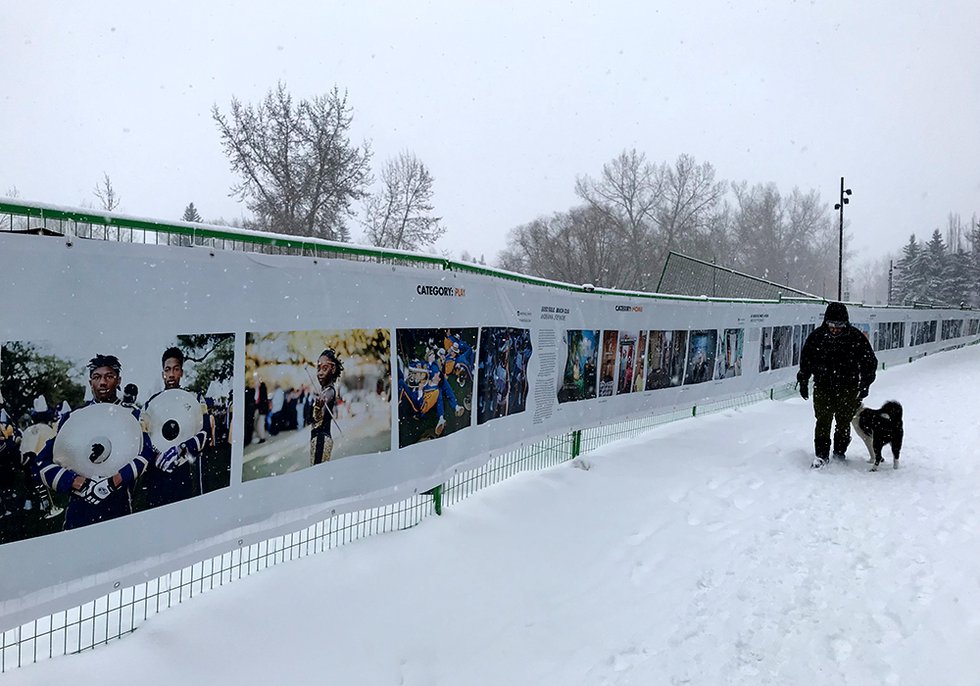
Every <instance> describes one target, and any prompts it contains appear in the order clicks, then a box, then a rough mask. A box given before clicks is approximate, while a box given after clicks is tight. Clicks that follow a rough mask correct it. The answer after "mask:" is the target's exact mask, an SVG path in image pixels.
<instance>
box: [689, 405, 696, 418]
mask: <svg viewBox="0 0 980 686" xmlns="http://www.w3.org/2000/svg"><path fill="white" fill-rule="evenodd" d="M691 416H692V417H697V416H698V406H697V405H691Z"/></svg>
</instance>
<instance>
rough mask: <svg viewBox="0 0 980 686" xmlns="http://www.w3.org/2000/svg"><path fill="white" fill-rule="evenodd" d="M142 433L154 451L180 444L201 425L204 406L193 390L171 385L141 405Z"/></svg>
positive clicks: (161, 450) (202, 423)
mask: <svg viewBox="0 0 980 686" xmlns="http://www.w3.org/2000/svg"><path fill="white" fill-rule="evenodd" d="M142 416H143V421H144V422H145V423H146V433H148V434H149V435H150V442H151V443H152V444H153V447H154V448H155V449H156V450H157V452H160V453H163V452H166V451H167V449H168V448H171V447H173V446H175V445H180V444H181V443H183V442H184V441H186V440H188V439H190V438H193V437H194V434H196V433H197V432H198V431H200V430H201V429H202V428H204V408H203V407H201V401H200V400H198V399H197V396H196V395H195V394H194V393H191V392H189V391H185V390H182V389H180V388H171V389H170V390H166V391H163V392H162V393H159V394H158V395H156V396H154V397H153V398H151V399H150V401H149V402H148V403H147V404H146V407H144V408H143V415H142Z"/></svg>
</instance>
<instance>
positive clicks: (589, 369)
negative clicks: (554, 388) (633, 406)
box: [558, 329, 599, 403]
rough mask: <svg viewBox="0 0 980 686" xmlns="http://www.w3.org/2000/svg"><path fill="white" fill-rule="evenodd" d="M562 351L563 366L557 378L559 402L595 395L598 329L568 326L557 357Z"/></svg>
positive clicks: (589, 397)
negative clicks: (563, 356) (570, 327)
mask: <svg viewBox="0 0 980 686" xmlns="http://www.w3.org/2000/svg"><path fill="white" fill-rule="evenodd" d="M562 349H564V354H565V367H564V371H563V372H562V374H561V376H560V377H559V379H558V402H559V403H570V402H575V401H576V400H590V399H592V398H595V397H596V375H597V370H598V361H599V332H598V331H597V330H595V329H568V330H566V331H565V334H564V336H562V339H561V346H560V347H559V350H558V359H559V360H561V359H562Z"/></svg>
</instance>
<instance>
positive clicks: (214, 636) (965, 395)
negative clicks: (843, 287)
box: [0, 346, 980, 686]
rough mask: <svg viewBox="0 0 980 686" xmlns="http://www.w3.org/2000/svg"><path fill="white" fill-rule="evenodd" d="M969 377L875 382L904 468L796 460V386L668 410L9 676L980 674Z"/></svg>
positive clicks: (102, 681)
mask: <svg viewBox="0 0 980 686" xmlns="http://www.w3.org/2000/svg"><path fill="white" fill-rule="evenodd" d="M978 388H980V346H973V347H971V348H966V349H961V350H958V351H953V352H950V353H945V354H942V355H936V356H930V357H928V358H925V359H923V360H919V361H917V362H915V363H914V364H911V365H903V366H899V367H895V368H892V369H889V370H887V371H885V372H882V373H881V374H880V375H879V380H878V381H877V382H876V383H875V385H874V386H873V387H872V393H871V397H870V398H869V400H868V404H869V405H874V406H878V405H880V404H881V403H882V402H883V401H885V400H887V399H891V398H895V399H898V400H900V401H901V402H902V403H903V405H904V406H905V418H906V430H907V436H906V442H905V447H904V449H903V456H902V468H901V469H899V470H892V469H891V468H890V461H889V462H886V464H885V466H884V468H883V469H882V470H881V471H880V472H877V473H869V472H868V471H867V465H866V464H865V462H864V459H865V457H866V455H865V454H864V452H866V451H865V449H864V446H863V445H862V444H861V443H860V442H858V441H856V442H855V443H854V444H852V446H851V449H850V450H849V459H848V461H847V462H845V463H843V464H839V463H835V464H832V465H831V466H829V467H828V468H827V469H825V470H820V471H812V470H810V469H809V462H810V457H811V445H812V429H813V415H812V408H811V406H810V404H809V403H804V402H803V401H802V400H800V399H793V400H789V401H784V402H764V403H760V404H757V405H753V406H751V407H747V408H742V409H739V410H730V411H726V412H723V413H719V414H716V415H709V416H702V417H697V418H693V419H689V420H684V421H680V422H676V423H673V424H669V425H666V426H662V427H659V428H657V429H654V430H652V431H650V432H648V433H646V434H644V435H643V436H641V437H638V438H636V439H633V440H631V441H624V442H619V443H616V444H613V445H609V446H606V447H605V448H603V449H600V450H598V451H595V452H593V453H590V454H587V455H586V456H584V459H585V461H586V463H587V464H588V465H589V466H590V469H588V470H584V469H575V468H573V467H571V466H570V465H563V466H561V467H558V468H555V469H551V470H548V471H545V472H539V473H536V474H527V475H522V476H519V477H515V478H513V479H510V480H508V481H506V482H504V483H502V484H500V485H497V486H494V487H492V488H489V489H487V490H485V491H483V492H481V493H478V494H476V495H475V496H473V497H471V498H469V499H468V500H466V501H464V502H462V503H459V504H457V505H454V506H453V507H452V508H449V509H448V510H446V512H445V515H444V516H443V517H431V518H429V519H427V520H425V521H424V522H423V523H422V524H421V525H419V526H418V527H415V528H414V529H411V530H408V531H404V532H399V533H395V534H391V535H385V536H378V537H372V538H370V539H366V540H363V541H360V542H357V543H355V544H352V545H349V546H345V547H343V548H340V549H337V550H333V551H330V552H327V553H325V554H322V555H318V556H316V557H313V558H306V559H303V560H299V561H296V562H292V563H290V564H287V565H283V566H281V567H277V568H274V569H272V570H269V571H266V572H263V573H261V574H258V575H256V576H254V577H250V578H247V579H244V580H242V581H241V582H235V583H233V584H231V585H229V586H226V587H224V588H222V589H220V590H217V591H215V592H213V593H209V594H206V595H204V596H201V597H199V598H195V599H194V600H193V601H191V602H189V603H187V604H185V605H183V606H180V607H178V608H175V609H172V610H170V611H168V612H166V613H165V614H163V615H160V616H158V617H155V618H153V619H151V620H150V621H149V622H148V623H147V624H145V625H144V626H143V627H142V628H141V629H139V630H138V631H137V632H136V633H135V634H134V635H132V636H128V637H126V638H124V639H122V640H120V641H116V642H114V643H112V644H110V645H109V646H106V647H103V648H99V649H97V650H95V651H91V652H88V653H85V654H83V655H80V656H75V657H71V658H59V659H55V660H51V661H48V662H46V663H44V664H41V665H37V666H33V667H28V668H25V669H22V670H18V671H15V672H12V673H10V674H7V675H4V676H3V677H2V678H0V681H3V682H4V686H6V685H7V683H9V684H11V686H16V685H18V684H37V683H58V682H61V681H65V682H69V681H70V682H71V683H73V684H76V685H77V684H87V683H91V684H99V685H100V686H113V685H114V684H120V685H123V684H125V685H126V686H129V685H130V684H132V683H133V682H134V681H135V682H138V683H140V684H141V686H151V685H156V684H160V685H164V684H166V685H167V686H170V685H172V684H173V683H205V682H207V683H210V684H216V685H221V684H228V685H232V684H234V685H235V686H238V685H240V684H252V683H256V684H258V683H288V684H291V685H299V684H404V685H418V686H421V685H427V686H428V685H432V684H446V685H449V684H454V685H455V684H474V685H482V684H486V685H488V686H489V685H495V686H496V685H499V684H529V685H530V684H534V685H542V684H554V685H556V686H572V685H576V684H583V685H586V684H588V685H599V686H602V685H619V686H622V685H626V684H644V685H648V684H706V685H711V686H715V685H718V684H801V683H817V684H855V685H861V686H864V685H869V684H871V685H873V684H889V685H892V684H900V685H913V684H914V685H918V684H943V685H944V686H949V685H963V686H966V685H968V684H969V685H975V684H977V683H980V658H978V655H977V649H978V648H980V552H978V551H980V532H978V522H980V519H978V511H980V499H978V493H980V472H978V469H977V460H978V459H980V456H978V455H977V450H976V446H977V445H980V422H978V421H977V412H978V410H977V408H978V407H980V391H978ZM863 451H864V452H863Z"/></svg>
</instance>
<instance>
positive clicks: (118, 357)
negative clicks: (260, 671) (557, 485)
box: [0, 235, 980, 629]
mask: <svg viewBox="0 0 980 686" xmlns="http://www.w3.org/2000/svg"><path fill="white" fill-rule="evenodd" d="M0 270H2V273H3V274H4V275H5V277H6V279H5V290H4V293H3V296H4V297H3V298H2V300H0V393H2V398H0V561H2V564H0V568H2V570H3V571H2V573H0V624H2V626H0V629H5V628H9V627H10V626H13V625H14V624H16V623H17V622H18V621H26V620H27V619H31V618H33V617H36V616H38V613H39V612H44V611H47V610H49V609H57V607H63V606H65V603H67V602H74V601H76V600H77V599H79V598H80V599H88V598H91V597H93V596H94V595H97V594H100V593H103V592H108V591H110V590H112V589H113V588H115V587H117V585H121V586H126V585H131V584H133V583H137V582H139V581H143V580H145V578H147V576H148V575H152V574H156V573H162V572H165V571H170V570H172V569H175V568H177V567H179V566H181V565H183V564H188V563H190V562H194V561H197V560H200V559H204V558H205V557H207V556H208V555H210V554H217V553H220V552H223V551H226V550H228V549H230V548H233V547H235V545H236V544H239V545H243V544H248V543H253V542H255V541H258V540H263V539H265V538H268V537H269V536H271V535H275V534H277V533H283V532H286V531H294V530H297V529H298V528H301V527H302V526H305V525H309V524H312V523H314V522H316V521H319V520H320V519H323V518H325V517H329V516H330V515H331V514H332V513H339V512H344V511H352V510H358V509H363V508H366V507H372V506H375V505H379V504H384V503H387V502H393V501H397V500H400V499H402V498H405V497H408V496H411V495H412V494H413V493H417V492H422V491H424V490H427V489H430V488H432V487H433V486H436V485H438V484H440V483H442V482H443V481H445V480H446V479H447V478H449V477H451V476H452V475H453V474H454V473H455V472H456V471H461V470H464V469H470V468H472V467H476V466H478V465H480V464H482V463H484V462H486V461H487V460H488V459H490V458H492V457H493V456H494V455H497V454H500V453H502V452H504V451H508V450H512V449H514V448H517V447H519V446H521V445H523V444H529V443H533V442H535V441H537V440H540V439H542V438H544V437H546V436H551V435H556V434H560V433H563V432H568V431H571V430H573V429H582V428H587V427H592V426H597V425H601V424H605V423H614V422H618V421H622V420H624V419H629V418H636V417H643V416H648V415H651V414H655V413H658V412H663V411H667V410H670V409H673V408H679V407H690V406H692V405H696V404H698V403H702V402H706V401H711V400H718V399H723V398H725V397H729V396H735V395H740V394H742V393H745V392H747V391H752V390H759V389H769V388H772V387H774V386H777V385H780V384H784V383H787V382H792V381H793V380H794V379H795V374H796V368H797V365H798V364H799V355H800V350H801V347H802V344H803V341H805V340H806V336H807V335H808V334H809V333H810V332H811V331H813V329H814V327H815V326H819V325H820V323H821V321H822V315H823V311H824V306H823V305H816V304H799V303H796V304H793V303H780V304H774V303H761V302H757V303H753V302H719V301H711V300H707V299H697V298H687V299H680V298H676V299H671V298H644V297H627V296H609V295H599V294H594V293H579V292H571V291H567V290H563V289H559V288H551V287H546V286H533V285H527V284H522V283H519V282H515V281H510V280H506V279H502V278H495V277H490V276H481V275H475V274H465V273H457V272H453V271H444V270H439V269H427V268H418V267H409V266H392V265H384V264H378V263H371V262H355V261H348V260H339V259H332V260H323V259H319V260H317V259H314V258H312V257H295V256H275V255H262V254H252V253H245V252H233V251H212V250H209V249H207V248H201V247H194V248H186V247H164V246H146V245H139V244H125V243H112V242H103V241H86V240H76V241H75V242H74V244H73V245H70V246H69V245H67V244H66V242H65V241H64V239H60V238H54V237H36V236H22V235H0ZM850 315H851V321H852V323H853V324H854V325H855V326H857V327H858V328H859V329H860V330H861V331H862V332H863V333H864V334H865V335H866V336H868V338H869V340H871V342H872V344H873V346H874V347H875V349H876V351H877V353H878V356H879V360H880V361H881V362H882V363H885V364H888V363H893V362H898V361H905V360H907V359H908V358H910V357H916V356H919V355H921V354H924V353H928V352H933V351H938V350H941V349H944V348H948V347H952V346H954V345H961V344H963V343H967V342H971V341H973V340H975V339H976V337H977V335H978V328H980V327H978V324H980V320H978V318H977V314H976V313H975V312H969V311H957V310H913V309H896V308H879V309H874V308H865V307H859V306H852V307H851V308H850ZM807 440H808V439H807V437H806V436H801V437H800V441H801V445H802V444H803V443H805V442H806V441H807ZM651 457H654V458H655V457H656V455H652V456H651Z"/></svg>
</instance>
